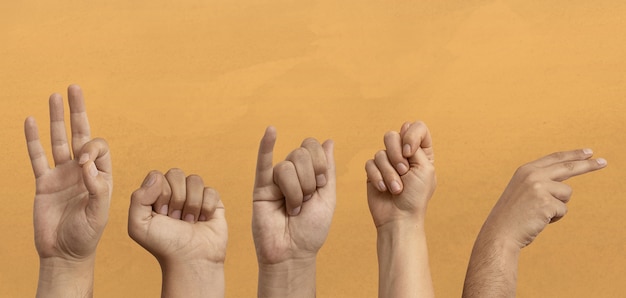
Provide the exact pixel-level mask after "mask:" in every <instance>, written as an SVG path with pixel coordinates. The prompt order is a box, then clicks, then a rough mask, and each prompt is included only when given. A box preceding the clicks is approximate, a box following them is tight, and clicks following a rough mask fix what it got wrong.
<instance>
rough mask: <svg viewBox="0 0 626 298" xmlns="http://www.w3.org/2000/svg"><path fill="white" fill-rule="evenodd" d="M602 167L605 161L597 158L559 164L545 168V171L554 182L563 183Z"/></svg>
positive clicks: (604, 165)
mask: <svg viewBox="0 0 626 298" xmlns="http://www.w3.org/2000/svg"><path fill="white" fill-rule="evenodd" d="M604 167H606V160H605V159H604V158H598V159H588V160H576V161H565V162H560V163H556V164H553V165H551V166H549V167H546V169H547V170H548V171H549V172H548V173H549V174H548V175H549V177H550V178H551V179H553V180H554V181H564V180H567V179H569V178H571V177H574V176H578V175H582V174H585V173H589V172H593V171H596V170H599V169H602V168H604Z"/></svg>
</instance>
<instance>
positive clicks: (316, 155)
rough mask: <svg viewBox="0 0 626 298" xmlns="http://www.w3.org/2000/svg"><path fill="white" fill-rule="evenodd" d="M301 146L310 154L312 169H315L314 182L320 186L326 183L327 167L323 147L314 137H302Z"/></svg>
mask: <svg viewBox="0 0 626 298" xmlns="http://www.w3.org/2000/svg"><path fill="white" fill-rule="evenodd" d="M301 147H303V148H305V149H306V150H308V151H309V154H310V155H311V162H312V164H313V170H314V171H315V184H316V185H317V186H320V187H321V186H324V185H326V182H327V180H328V177H327V170H328V167H327V160H326V154H325V153H324V148H322V145H321V144H320V143H319V142H318V141H317V140H316V139H314V138H306V139H304V141H302V145H301Z"/></svg>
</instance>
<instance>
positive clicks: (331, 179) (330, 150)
mask: <svg viewBox="0 0 626 298" xmlns="http://www.w3.org/2000/svg"><path fill="white" fill-rule="evenodd" d="M322 148H323V149H324V155H325V156H326V185H324V186H325V187H327V186H328V187H335V186H336V183H337V178H336V175H337V173H336V169H335V141H333V140H331V139H328V140H326V141H324V143H323V144H322Z"/></svg>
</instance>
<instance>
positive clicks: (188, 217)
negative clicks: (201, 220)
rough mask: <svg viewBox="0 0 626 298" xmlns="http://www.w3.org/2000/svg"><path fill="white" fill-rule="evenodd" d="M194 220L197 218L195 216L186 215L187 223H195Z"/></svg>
mask: <svg viewBox="0 0 626 298" xmlns="http://www.w3.org/2000/svg"><path fill="white" fill-rule="evenodd" d="M194 218H195V217H194V216H193V214H187V215H185V221H186V222H190V223H193V220H194Z"/></svg>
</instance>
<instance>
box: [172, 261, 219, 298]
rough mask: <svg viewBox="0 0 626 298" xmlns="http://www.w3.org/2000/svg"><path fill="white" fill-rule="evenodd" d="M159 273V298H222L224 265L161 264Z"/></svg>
mask: <svg viewBox="0 0 626 298" xmlns="http://www.w3.org/2000/svg"><path fill="white" fill-rule="evenodd" d="M161 272H162V273H163V281H162V286H161V297H224V263H219V262H218V263H216V262H211V261H204V260H203V261H200V260H194V261H189V262H171V263H166V264H163V263H162V264H161Z"/></svg>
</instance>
